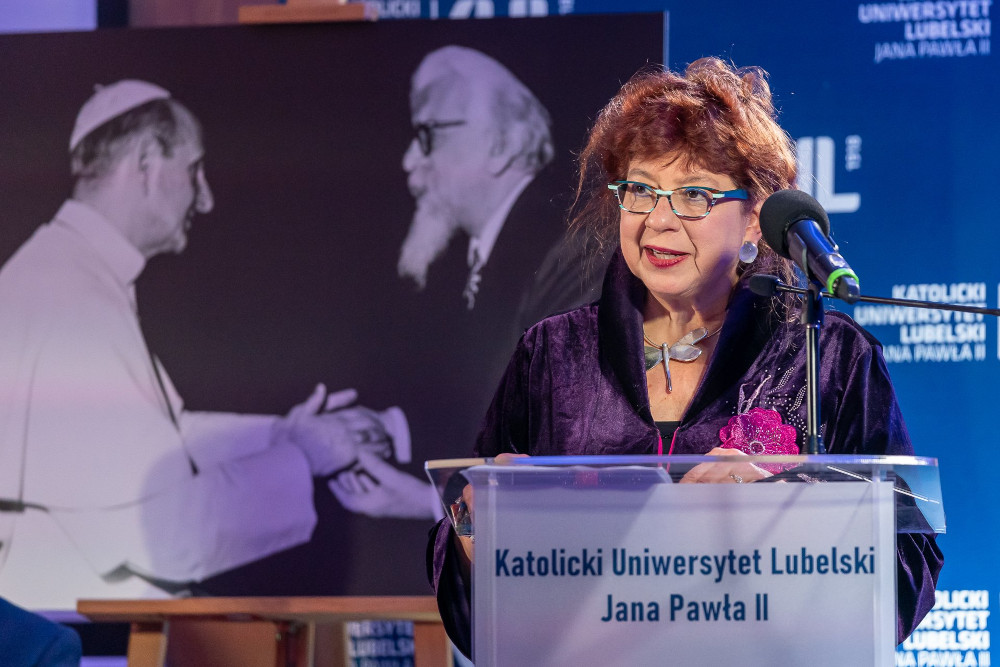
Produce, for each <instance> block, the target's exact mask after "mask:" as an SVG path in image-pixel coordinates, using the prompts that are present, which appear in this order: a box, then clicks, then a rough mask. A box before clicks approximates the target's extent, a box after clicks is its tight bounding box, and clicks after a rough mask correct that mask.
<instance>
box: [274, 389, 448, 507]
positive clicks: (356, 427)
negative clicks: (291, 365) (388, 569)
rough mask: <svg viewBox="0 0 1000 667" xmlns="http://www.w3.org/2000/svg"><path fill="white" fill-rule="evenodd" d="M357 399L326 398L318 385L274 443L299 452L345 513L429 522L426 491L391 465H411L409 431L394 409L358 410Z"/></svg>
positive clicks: (345, 393)
mask: <svg viewBox="0 0 1000 667" xmlns="http://www.w3.org/2000/svg"><path fill="white" fill-rule="evenodd" d="M357 399H358V393H357V392H356V391H355V390H353V389H345V390H342V391H338V392H333V393H328V392H327V390H326V387H325V386H324V385H322V384H320V385H317V386H316V389H315V390H314V391H313V393H312V395H310V396H309V398H307V399H306V400H305V401H304V402H302V403H300V404H299V405H297V406H295V407H294V408H292V409H291V410H290V411H289V413H288V414H287V415H286V416H285V417H283V418H280V419H278V421H277V422H276V423H275V427H274V431H273V433H272V443H275V444H277V443H288V444H291V445H294V446H295V447H297V448H298V449H299V450H301V451H302V453H303V455H304V456H305V458H306V460H307V461H308V462H309V470H310V472H311V473H312V475H313V477H319V478H322V479H324V480H325V481H326V482H327V484H328V485H329V487H330V490H331V491H332V492H333V493H334V495H335V496H336V497H337V499H338V500H339V501H340V503H341V504H342V505H344V507H346V508H347V509H349V510H351V511H354V512H360V513H363V514H368V515H370V516H396V517H408V518H429V517H431V516H432V515H433V506H434V502H433V499H434V494H433V492H432V491H431V489H430V485H428V484H426V483H424V482H421V481H419V480H418V479H416V478H414V477H412V476H411V475H408V474H406V473H404V472H402V471H400V470H397V469H396V468H395V467H393V466H392V465H391V464H390V463H389V462H390V461H393V460H394V461H395V462H397V463H409V462H410V460H411V447H410V428H409V424H408V423H407V421H406V416H405V415H404V414H403V411H402V410H401V409H400V408H398V407H390V408H388V409H386V410H382V411H376V410H371V409H370V408H366V407H364V406H361V405H356V401H357Z"/></svg>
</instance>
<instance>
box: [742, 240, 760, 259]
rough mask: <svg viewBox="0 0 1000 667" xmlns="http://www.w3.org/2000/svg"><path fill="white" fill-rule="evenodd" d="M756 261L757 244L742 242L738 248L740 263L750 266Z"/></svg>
mask: <svg viewBox="0 0 1000 667" xmlns="http://www.w3.org/2000/svg"><path fill="white" fill-rule="evenodd" d="M755 259H757V244H756V243H754V242H753V241H744V242H743V245H741V246H740V261H741V262H743V263H744V264H750V263H752V262H753V261H754V260H755Z"/></svg>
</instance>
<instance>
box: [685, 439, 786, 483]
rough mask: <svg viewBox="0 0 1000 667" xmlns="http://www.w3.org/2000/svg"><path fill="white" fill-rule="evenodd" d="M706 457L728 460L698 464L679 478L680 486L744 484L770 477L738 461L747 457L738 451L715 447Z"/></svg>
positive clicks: (754, 467)
mask: <svg viewBox="0 0 1000 667" xmlns="http://www.w3.org/2000/svg"><path fill="white" fill-rule="evenodd" d="M708 456H719V457H723V458H726V459H729V460H728V461H726V462H725V463H723V462H721V461H720V462H719V463H699V464H698V465H696V466H695V467H693V468H691V469H690V470H688V472H687V474H686V475H684V476H683V477H682V478H681V481H680V483H681V484H727V483H729V484H746V483H748V482H756V481H757V480H761V479H764V478H765V477H770V476H771V473H769V472H767V471H766V470H763V469H762V468H759V467H757V466H755V465H754V464H752V463H749V462H748V461H741V460H740V459H745V458H747V455H746V454H744V453H743V452H741V451H740V450H738V449H729V448H723V447H716V448H715V449H713V450H712V451H710V452H709V453H708Z"/></svg>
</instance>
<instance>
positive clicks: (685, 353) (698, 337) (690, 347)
mask: <svg viewBox="0 0 1000 667" xmlns="http://www.w3.org/2000/svg"><path fill="white" fill-rule="evenodd" d="M720 331H722V327H719V328H718V329H716V330H715V331H713V332H712V333H709V332H708V329H706V328H705V327H698V328H697V329H695V330H694V331H689V332H687V333H686V334H684V336H682V337H681V339H680V340H679V341H677V342H676V343H674V344H673V345H668V344H667V343H660V344H659V345H657V344H656V343H654V342H653V341H651V340H649V336H647V335H646V331H645V330H643V332H642V338H643V340H645V341H646V343H648V345H645V346H644V347H643V352H644V354H645V357H646V370H647V371H648V370H650V369H651V368H653V367H654V366H656V365H657V364H659V363H662V364H663V370H664V372H665V373H666V374H667V391H668V392H672V391H673V390H674V383H673V380H672V379H671V378H670V360H671V359H673V360H674V361H684V362H689V361H694V360H695V359H697V358H698V357H700V356H701V353H702V351H703V350H702V349H701V348H700V347H697V345H698V343H700V342H702V341H704V340H706V339H708V338H711V337H712V336H714V335H715V334H717V333H719V332H720Z"/></svg>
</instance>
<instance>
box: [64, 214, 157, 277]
mask: <svg viewBox="0 0 1000 667" xmlns="http://www.w3.org/2000/svg"><path fill="white" fill-rule="evenodd" d="M52 224H60V225H63V226H65V227H67V228H69V229H70V230H72V231H74V232H76V233H77V234H79V235H80V236H82V237H83V239H84V240H85V241H86V242H87V245H89V246H90V247H91V248H92V249H93V251H94V253H95V254H96V255H97V256H98V257H100V258H101V260H102V261H104V263H105V264H107V265H108V268H110V269H111V272H112V273H113V274H114V275H115V277H117V278H118V280H119V281H120V282H121V283H122V285H131V284H132V283H133V282H135V279H136V278H138V277H139V274H140V273H142V270H143V268H145V266H146V258H145V257H143V256H142V253H141V252H139V251H138V249H136V247H135V246H134V245H132V244H131V243H129V242H128V240H127V239H126V238H125V237H124V236H123V235H122V233H121V232H120V231H118V229H117V228H116V227H115V226H114V225H112V224H111V223H110V222H109V221H108V219H107V218H105V217H104V216H103V215H101V214H100V213H98V212H97V211H95V210H94V209H92V208H91V207H90V206H87V205H86V204H84V203H83V202H79V201H77V200H75V199H67V200H66V201H65V202H63V205H62V206H61V207H60V208H59V212H58V213H56V217H55V219H54V220H53V222H52Z"/></svg>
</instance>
